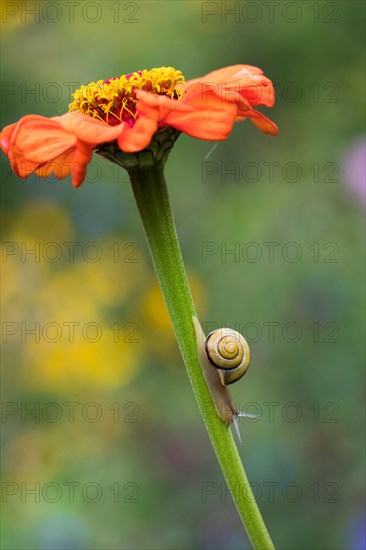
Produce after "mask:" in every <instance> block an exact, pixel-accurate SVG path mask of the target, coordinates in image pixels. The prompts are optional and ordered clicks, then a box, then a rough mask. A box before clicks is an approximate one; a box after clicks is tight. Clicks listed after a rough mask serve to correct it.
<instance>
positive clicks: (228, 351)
mask: <svg viewBox="0 0 366 550" xmlns="http://www.w3.org/2000/svg"><path fill="white" fill-rule="evenodd" d="M205 350H206V355H207V359H208V360H209V362H210V363H211V365H213V366H214V367H216V368H217V369H218V372H219V376H220V378H221V382H222V383H223V384H224V385H225V386H227V385H228V384H233V383H234V382H237V380H240V378H241V377H242V376H244V374H245V373H246V372H247V370H248V367H249V363H250V350H249V346H248V342H247V341H246V340H245V338H244V336H242V335H241V334H239V332H236V331H235V330H232V329H229V328H222V329H218V330H214V331H213V332H211V333H210V334H209V335H208V336H207V338H206V342H205Z"/></svg>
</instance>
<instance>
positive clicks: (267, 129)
mask: <svg viewBox="0 0 366 550" xmlns="http://www.w3.org/2000/svg"><path fill="white" fill-rule="evenodd" d="M245 116H246V117H248V118H250V120H251V121H252V122H253V124H255V125H256V126H257V128H259V129H260V130H262V132H264V133H265V134H270V135H271V136H277V134H278V128H277V126H276V124H275V123H274V122H272V120H270V119H269V118H267V117H266V116H264V115H263V114H262V113H259V112H258V111H254V110H250V111H247V112H246V113H245Z"/></svg>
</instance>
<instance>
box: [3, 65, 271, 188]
mask: <svg viewBox="0 0 366 550" xmlns="http://www.w3.org/2000/svg"><path fill="white" fill-rule="evenodd" d="M73 96H74V101H73V102H72V103H71V104H70V111H71V112H69V113H67V114H65V115H62V116H59V117H54V118H50V119H49V118H46V117H42V116H38V115H27V116H25V117H23V118H22V119H20V120H19V122H17V123H16V124H11V125H10V126H7V127H6V128H4V130H3V131H2V132H1V134H0V144H1V148H2V149H3V151H4V152H5V154H6V155H7V156H8V157H9V159H10V162H11V165H12V168H13V171H14V173H15V174H16V175H17V176H20V177H27V176H29V174H31V173H32V172H34V173H36V174H38V175H41V176H43V177H48V176H49V175H50V174H51V173H52V172H54V173H55V175H56V177H58V178H60V179H62V178H65V177H66V176H67V175H68V174H69V173H70V172H71V173H72V179H73V185H74V186H75V187H78V186H79V185H81V184H82V182H83V181H84V179H85V175H86V167H87V164H88V162H90V160H91V158H92V154H93V150H94V149H95V148H96V147H98V146H100V145H101V144H103V143H107V142H112V141H117V143H118V146H119V148H120V149H121V150H122V151H124V152H127V153H134V152H137V151H141V150H142V149H145V148H146V147H148V145H149V143H150V142H151V139H152V137H153V135H154V134H155V132H157V131H158V130H159V129H160V128H163V127H166V126H170V127H172V128H175V129H176V130H178V131H179V132H184V133H186V134H188V135H189V136H192V137H195V138H198V139H204V140H209V141H221V140H224V139H226V138H227V137H228V136H229V134H230V132H231V129H232V127H233V125H234V122H235V121H236V120H243V119H244V118H249V119H250V120H251V121H252V122H253V123H254V124H255V125H256V126H257V127H258V128H259V129H260V130H262V131H263V132H264V133H266V134H272V135H277V133H278V129H277V126H276V125H275V124H274V123H273V122H271V121H270V120H269V119H268V118H267V117H265V116H264V115H262V114H261V113H259V112H258V111H255V110H254V109H253V107H256V106H258V105H265V106H267V107H272V106H273V104H274V90H273V86H272V82H271V81H270V80H269V79H268V78H266V77H265V76H264V75H263V72H262V71H261V70H260V69H258V68H257V67H252V66H250V65H233V66H232V67H226V68H224V69H219V70H217V71H213V72H211V73H209V74H207V75H206V76H204V77H202V78H197V79H194V80H189V81H187V82H185V81H184V77H183V75H182V73H181V72H180V71H177V70H176V69H174V68H172V67H161V68H158V69H151V70H149V71H147V70H144V71H138V72H135V73H132V74H128V75H122V76H121V77H119V78H111V79H109V80H106V81H103V80H99V81H98V82H91V83H90V84H88V85H87V86H82V87H81V88H80V89H79V90H77V91H76V92H75V93H74V94H73Z"/></svg>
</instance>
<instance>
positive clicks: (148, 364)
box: [1, 0, 365, 550]
mask: <svg viewBox="0 0 366 550" xmlns="http://www.w3.org/2000/svg"><path fill="white" fill-rule="evenodd" d="M230 10H232V11H231V12H230ZM363 20H364V3H363V2H361V1H360V2H359V1H352V0H351V1H348V2H346V1H335V2H283V1H280V2H245V1H241V2H224V3H221V2H199V1H168V0H164V1H155V0H150V1H141V2H127V1H126V2H124V1H120V2H109V1H104V2H73V3H66V2H58V3H56V2H3V3H2V31H3V32H2V38H1V46H2V48H1V51H2V53H1V61H2V99H1V108H2V126H5V125H7V124H10V123H12V122H15V121H16V120H18V119H19V118H20V117H22V116H24V115H26V114H29V113H37V114H41V115H45V116H55V115H58V114H62V113H64V112H66V111H67V106H68V103H69V102H70V99H71V97H70V94H71V92H72V91H73V90H74V89H76V88H77V87H78V85H79V84H81V83H88V82H89V81H92V80H97V79H100V78H101V79H107V78H109V77H111V76H115V75H120V74H123V73H130V72H133V71H134V70H138V69H142V68H151V67H159V66H162V65H166V66H174V67H176V68H179V69H181V70H182V71H183V73H184V74H185V76H186V78H194V77H196V76H200V75H202V74H205V73H207V72H209V71H211V70H214V69H216V68H219V67H223V66H227V65H232V64H236V63H247V64H252V65H256V66H259V67H261V68H262V69H263V70H264V72H265V74H266V75H267V76H268V77H269V78H271V79H272V80H273V81H274V82H275V88H276V106H275V107H274V108H273V109H271V110H268V109H267V110H263V112H264V111H266V112H265V114H266V115H267V116H269V117H270V118H272V119H273V120H274V121H275V122H276V123H277V124H278V126H279V130H280V133H279V136H278V137H277V138H271V137H269V136H265V135H263V134H261V132H259V131H258V130H257V129H256V128H255V127H254V126H252V125H251V123H250V122H248V121H247V122H244V123H240V124H237V125H236V127H235V129H234V130H233V132H232V135H231V136H230V138H229V139H228V140H227V141H226V142H224V143H220V144H219V145H218V146H217V147H216V148H215V149H213V145H214V144H212V143H209V142H200V141H197V140H194V139H191V138H189V137H187V136H184V135H182V136H181V137H180V138H179V140H178V142H177V144H176V146H175V149H174V151H173V152H172V154H171V156H170V159H169V162H168V165H167V169H166V174H167V179H168V182H169V188H170V191H171V198H172V203H173V209H174V213H175V218H176V225H177V231H178V234H179V238H180V243H181V248H182V253H183V256H184V259H185V263H186V268H187V271H188V274H189V279H190V282H191V285H192V290H193V294H194V297H195V301H196V305H197V308H198V312H199V315H200V319H201V322H202V324H203V325H204V327H207V328H210V327H212V328H215V327H218V326H221V325H226V326H232V327H233V328H239V329H240V330H242V332H243V333H244V335H245V336H246V337H247V339H248V341H249V342H250V345H251V350H252V366H251V368H250V370H249V372H248V374H247V376H246V377H245V379H244V380H242V381H241V382H240V383H238V384H236V385H235V386H234V387H233V390H232V391H233V394H234V396H235V399H236V401H237V402H238V404H239V406H240V407H241V408H242V409H245V410H248V411H250V412H258V413H259V414H261V418H260V419H259V420H258V421H255V422H253V421H245V420H242V421H241V430H242V433H243V436H244V440H245V444H244V445H243V447H242V448H240V454H241V456H242V459H243V461H244V464H245V467H246V470H247V473H248V476H249V478H250V480H251V482H252V484H253V487H254V490H255V493H256V494H257V497H258V501H259V505H260V508H261V510H262V513H263V516H264V519H265V521H266V523H267V525H268V528H269V530H270V533H271V534H272V537H273V540H274V542H275V544H276V546H277V547H278V548H280V549H283V550H285V549H293V548H297V549H309V548H316V549H321V550H330V549H331V550H336V549H345V548H347V549H350V550H359V549H360V548H363V547H364V546H363V545H364V520H363V512H364V510H363V502H364V500H363V481H364V479H363V475H364V474H363V472H364V470H363V463H364V462H363V460H364V456H363V449H364V444H363V442H364V432H363V428H364V424H363V413H362V411H363V387H364V384H363V372H364V370H363V369H364V363H363V362H364V345H363V340H364V335H363V329H364V326H363V323H364V316H363V307H362V305H363V300H364V296H363V288H364V285H363V275H364V273H363V265H364V236H363V227H364V225H363V224H364V192H365V187H364V153H363V151H364V140H365V136H364V122H363V114H364V109H363V96H364V80H363V78H364V77H363V56H362V51H363V38H362V36H363V31H362V25H363ZM1 160H2V162H1V170H2V185H1V193H2V207H1V208H2V210H1V214H2V241H3V245H2V253H3V255H2V261H1V268H2V278H3V283H2V346H3V347H2V423H1V428H2V453H3V454H2V463H3V472H2V473H3V485H2V489H3V497H2V535H1V543H2V548H4V549H6V550H10V549H14V550H15V549H16V550H20V549H27V550H29V549H37V550H38V549H42V550H50V549H52V550H56V549H57V550H61V549H62V550H67V549H110V550H117V549H129V550H134V549H146V550H150V549H169V550H170V549H183V548H194V549H196V548H199V549H204V550H206V549H207V550H214V549H218V548H222V549H225V550H236V549H239V548H250V543H249V541H248V539H247V537H246V534H245V532H244V530H243V528H242V525H241V523H240V520H239V518H238V516H237V513H236V510H235V508H234V505H233V503H232V501H231V498H230V495H228V494H227V492H226V489H225V485H224V484H223V478H222V475H221V473H220V470H219V467H218V464H217V461H216V458H215V456H214V454H213V451H212V449H211V446H210V443H209V440H208V437H207V435H206V432H205V430H204V427H203V424H202V421H201V419H200V415H199V412H198V408H197V405H196V403H195V401H194V398H193V395H192V391H191V388H190V385H189V382H188V378H187V375H186V373H185V369H184V366H183V364H182V360H181V358H180V356H179V353H178V350H177V345H176V343H175V341H174V337H173V333H172V330H171V328H170V323H169V319H168V318H167V314H166V311H165V306H164V303H163V301H162V298H161V295H160V291H159V289H158V287H157V284H156V282H155V275H154V272H153V269H152V265H151V261H150V258H149V254H148V250H147V246H146V243H145V238H144V235H143V231H142V226H141V223H140V221H139V219H138V216H137V211H136V208H135V206H134V203H133V197H132V193H131V189H130V186H129V183H128V180H127V178H126V175H125V173H123V171H122V170H120V169H118V167H116V166H114V165H112V164H109V163H108V162H107V161H105V160H104V159H100V158H98V157H97V156H96V155H95V158H94V159H93V163H92V164H91V165H90V166H89V171H88V178H87V180H86V182H85V183H84V185H83V186H82V187H81V188H80V189H77V190H75V189H74V188H73V187H72V186H71V183H70V181H69V180H63V181H58V180H56V179H55V178H50V180H48V181H45V180H37V178H34V177H30V178H29V179H28V181H27V182H25V181H21V180H19V179H17V178H16V177H15V176H14V175H13V174H12V173H11V170H10V167H9V163H8V159H7V158H6V157H5V155H3V156H2V159H1ZM230 170H231V172H230ZM233 170H234V172H233ZM270 243H272V244H270ZM32 250H33V251H34V253H33V254H32V253H31V252H30V251H32ZM230 251H235V253H234V254H233V253H231V254H230ZM32 330H33V332H32ZM32 411H33V412H32Z"/></svg>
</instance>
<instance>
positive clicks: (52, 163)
mask: <svg viewBox="0 0 366 550" xmlns="http://www.w3.org/2000/svg"><path fill="white" fill-rule="evenodd" d="M75 152H76V149H75V148H71V149H69V150H68V151H66V152H65V153H63V154H62V155H60V156H59V157H56V158H55V159H52V160H49V161H48V162H45V163H44V164H41V165H38V167H37V168H36V169H35V170H34V172H35V173H36V174H37V175H38V176H41V177H42V178H49V177H50V175H51V174H54V175H55V176H56V178H57V179H59V180H62V179H64V178H66V177H67V176H68V175H69V173H70V172H71V169H72V166H73V163H74V162H75V160H74V159H75Z"/></svg>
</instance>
